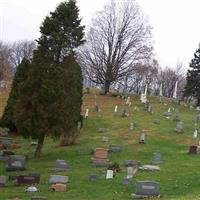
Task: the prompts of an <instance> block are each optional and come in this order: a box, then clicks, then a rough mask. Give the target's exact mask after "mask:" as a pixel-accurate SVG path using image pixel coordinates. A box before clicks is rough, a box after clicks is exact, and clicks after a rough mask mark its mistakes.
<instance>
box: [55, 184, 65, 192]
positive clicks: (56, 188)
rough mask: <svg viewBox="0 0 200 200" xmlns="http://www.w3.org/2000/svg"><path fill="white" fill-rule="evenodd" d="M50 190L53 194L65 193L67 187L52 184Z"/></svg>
mask: <svg viewBox="0 0 200 200" xmlns="http://www.w3.org/2000/svg"><path fill="white" fill-rule="evenodd" d="M51 189H52V190H53V191H54V192H66V190H67V185H66V184H63V183H54V184H52V185H51Z"/></svg>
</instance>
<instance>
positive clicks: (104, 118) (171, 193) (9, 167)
mask: <svg viewBox="0 0 200 200" xmlns="http://www.w3.org/2000/svg"><path fill="white" fill-rule="evenodd" d="M94 95H96V97H95V99H97V100H98V104H99V106H100V107H101V112H96V110H94V109H93V108H94V105H95V101H94ZM129 97H130V98H129V99H128V102H127V99H122V98H120V97H112V96H102V95H99V90H96V89H92V90H91V92H90V94H85V95H84V96H83V106H82V114H83V116H84V114H85V111H86V109H88V110H90V112H88V115H87V117H86V118H85V119H84V120H83V128H82V129H81V131H80V135H79V137H78V139H77V141H76V143H75V144H74V145H72V146H68V147H60V146H59V145H58V141H54V140H53V139H51V138H49V137H47V138H46V140H45V143H44V149H43V153H42V156H41V158H39V159H35V158H34V149H35V147H36V145H37V143H35V141H33V140H30V139H28V140H26V139H23V138H22V137H21V136H18V135H9V134H8V135H7V134H5V136H4V137H1V140H0V143H1V144H4V148H2V150H1V155H0V158H1V159H0V171H1V174H0V194H1V197H0V199H2V200H4V199H5V200H6V199H10V200H11V199H12V200H13V199H19V200H31V199H34V200H46V199H48V200H55V199H63V200H64V199H70V200H71V199H80V200H94V199H97V200H98V199H99V200H100V199H108V200H109V199H116V200H118V199H119V200H120V199H127V200H128V199H136V198H144V197H147V198H148V197H151V199H157V198H161V199H163V200H165V199H182V200H185V199H198V197H199V185H200V179H199V177H200V174H199V173H198V171H199V166H200V165H199V163H200V155H199V142H198V141H199V135H198V131H196V134H195V137H194V136H193V135H194V134H193V132H194V131H195V130H198V128H199V120H198V117H199V113H198V112H199V111H196V110H195V108H194V109H192V110H191V109H190V108H189V105H185V104H184V103H181V104H180V105H178V104H177V103H176V102H174V101H172V100H171V99H168V98H164V97H163V98H162V103H159V101H158V99H157V97H154V96H148V100H149V101H150V104H151V105H152V107H153V109H154V112H153V113H152V114H151V115H149V113H148V112H147V111H148V109H147V110H144V109H143V108H144V103H142V102H141V101H140V97H139V96H138V95H134V94H130V95H129ZM130 102H132V105H131V106H129V105H128V104H129V103H130ZM127 103H128V104H127ZM145 103H146V102H145ZM116 105H117V110H116V109H115V111H117V112H113V108H116V107H115V106H116ZM135 107H137V108H138V109H139V110H140V111H138V109H135ZM170 107H171V108H175V109H169V108H170ZM124 110H126V112H128V113H129V115H128V116H126V117H122V115H121V113H123V111H124ZM177 110H178V114H177ZM163 113H165V115H164V116H163ZM169 113H170V114H169ZM166 116H167V117H169V118H166ZM177 116H178V117H177ZM174 118H176V119H177V118H180V119H181V121H179V120H174ZM136 124H137V125H136ZM158 124H159V125H158ZM177 133H181V134H177ZM125 136H127V138H126V140H125V139H124V137H125ZM102 137H103V141H104V142H102ZM108 138H109V140H108ZM14 143H17V144H20V146H19V148H13V145H11V144H14ZM33 144H34V145H33ZM116 166H117V167H119V169H116V168H115V167H116ZM13 191H14V192H13Z"/></svg>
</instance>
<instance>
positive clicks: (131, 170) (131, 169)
mask: <svg viewBox="0 0 200 200" xmlns="http://www.w3.org/2000/svg"><path fill="white" fill-rule="evenodd" d="M136 172H137V166H134V167H127V176H126V178H128V179H132V178H133V176H134V175H135V173H136Z"/></svg>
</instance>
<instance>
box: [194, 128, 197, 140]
mask: <svg viewBox="0 0 200 200" xmlns="http://www.w3.org/2000/svg"><path fill="white" fill-rule="evenodd" d="M197 137H198V130H197V129H195V130H194V133H193V138H194V139H196V138H197Z"/></svg>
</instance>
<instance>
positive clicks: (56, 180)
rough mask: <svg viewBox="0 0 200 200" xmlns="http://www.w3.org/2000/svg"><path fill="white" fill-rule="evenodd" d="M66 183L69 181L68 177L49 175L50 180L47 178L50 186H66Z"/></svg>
mask: <svg viewBox="0 0 200 200" xmlns="http://www.w3.org/2000/svg"><path fill="white" fill-rule="evenodd" d="M68 181H69V178H68V176H61V175H50V178H49V183H50V184H55V183H62V184H66V183H67V182H68Z"/></svg>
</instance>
